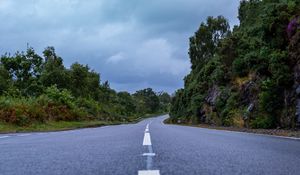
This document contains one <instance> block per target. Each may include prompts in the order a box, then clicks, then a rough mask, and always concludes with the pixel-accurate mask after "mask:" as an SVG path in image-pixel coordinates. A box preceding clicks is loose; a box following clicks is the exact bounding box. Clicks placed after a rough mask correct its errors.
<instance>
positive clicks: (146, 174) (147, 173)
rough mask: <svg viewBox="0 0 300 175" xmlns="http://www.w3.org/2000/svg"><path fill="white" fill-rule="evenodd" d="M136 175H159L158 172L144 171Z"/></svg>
mask: <svg viewBox="0 0 300 175" xmlns="http://www.w3.org/2000/svg"><path fill="white" fill-rule="evenodd" d="M138 175H159V170H144V171H139V173H138Z"/></svg>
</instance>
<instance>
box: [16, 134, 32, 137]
mask: <svg viewBox="0 0 300 175" xmlns="http://www.w3.org/2000/svg"><path fill="white" fill-rule="evenodd" d="M30 135H31V134H19V135H17V136H19V137H26V136H30Z"/></svg>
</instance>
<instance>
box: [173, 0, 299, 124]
mask: <svg viewBox="0 0 300 175" xmlns="http://www.w3.org/2000/svg"><path fill="white" fill-rule="evenodd" d="M299 10H300V2H298V1H293V0H276V1H274V0H242V1H241V3H240V7H239V19H240V25H239V26H236V27H235V28H234V30H233V31H229V27H228V23H227V22H226V19H224V18H223V17H217V18H213V17H208V18H207V21H206V22H202V23H201V24H200V27H199V29H198V30H197V31H196V32H195V35H194V36H192V37H191V38H190V50H189V55H190V59H191V63H192V70H191V73H190V74H189V75H187V76H186V77H185V84H184V89H180V90H178V91H177V92H176V94H175V97H174V98H173V101H172V107H171V115H172V117H174V118H175V119H172V121H176V118H180V119H181V120H182V119H186V120H183V121H187V122H191V121H190V119H191V118H192V120H193V121H197V120H198V121H202V122H208V123H219V121H220V119H221V121H222V124H223V125H235V123H238V125H241V124H243V123H245V124H246V125H249V124H250V126H252V127H255V128H257V127H263V128H270V127H277V126H283V125H285V126H293V123H294V121H293V120H292V118H293V117H289V118H291V119H288V122H285V123H282V121H287V119H285V117H286V116H285V112H284V111H293V109H294V108H295V103H294V101H293V100H294V99H295V98H296V97H295V96H296V95H295V93H294V90H295V89H294V86H293V85H294V82H296V81H297V83H299V80H298V79H297V77H298V74H299V70H298V69H299V68H297V67H295V65H297V64H298V63H299V49H298V48H299V44H298V43H299V42H298V41H299V38H300V37H299V36H300V35H299V33H300V32H299V31H298V32H297V31H296V32H295V31H294V30H293V31H292V32H293V33H292V35H291V31H289V30H288V32H289V37H288V33H287V31H286V29H287V28H288V26H292V25H291V20H294V21H292V22H293V23H297V21H295V20H296V19H298V18H297V15H298V13H299ZM289 23H290V24H289ZM292 27H293V26H292ZM289 28H291V27H289ZM289 38H290V40H289ZM296 71H297V72H296ZM222 87H224V88H222ZM222 89H226V91H224V90H222ZM212 92H213V93H212ZM216 96H217V97H216ZM215 97H216V98H215ZM214 99H216V100H214ZM250 104H251V105H252V106H253V111H251V112H249V114H247V115H248V116H249V117H247V119H245V118H244V120H245V121H242V120H243V117H242V116H243V115H244V114H243V111H245V109H246V108H247V106H249V105H250ZM195 119H196V120H195ZM199 119H201V120H199ZM202 119H204V120H202Z"/></svg>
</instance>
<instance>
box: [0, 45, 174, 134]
mask: <svg viewBox="0 0 300 175" xmlns="http://www.w3.org/2000/svg"><path fill="white" fill-rule="evenodd" d="M170 100H171V97H170V96H169V95H168V93H165V92H160V93H156V92H154V91H153V90H152V89H151V88H147V89H143V90H140V91H137V92H136V93H134V94H130V93H128V92H116V91H115V90H113V89H112V88H110V86H109V83H108V82H107V81H106V82H103V83H102V82H101V79H100V74H99V73H97V72H95V71H94V70H91V69H90V68H89V67H88V66H87V65H82V64H79V63H74V64H72V65H71V66H70V68H66V67H65V66H64V64H63V59H62V58H61V57H59V56H58V55H57V54H56V53H55V49H54V48H53V47H47V48H46V49H45V50H44V52H43V56H40V55H38V54H37V53H36V52H35V51H34V49H33V48H28V49H27V51H26V52H17V53H15V54H13V55H11V54H4V55H3V56H1V62H0V132H18V131H44V130H64V129H73V128H81V127H93V126H102V125H107V124H119V123H128V122H135V121H138V120H139V119H141V118H142V117H147V116H149V115H151V114H152V115H153V114H162V113H167V112H168V110H169V107H170Z"/></svg>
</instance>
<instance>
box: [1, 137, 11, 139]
mask: <svg viewBox="0 0 300 175" xmlns="http://www.w3.org/2000/svg"><path fill="white" fill-rule="evenodd" d="M8 137H10V136H0V139H4V138H8Z"/></svg>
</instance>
